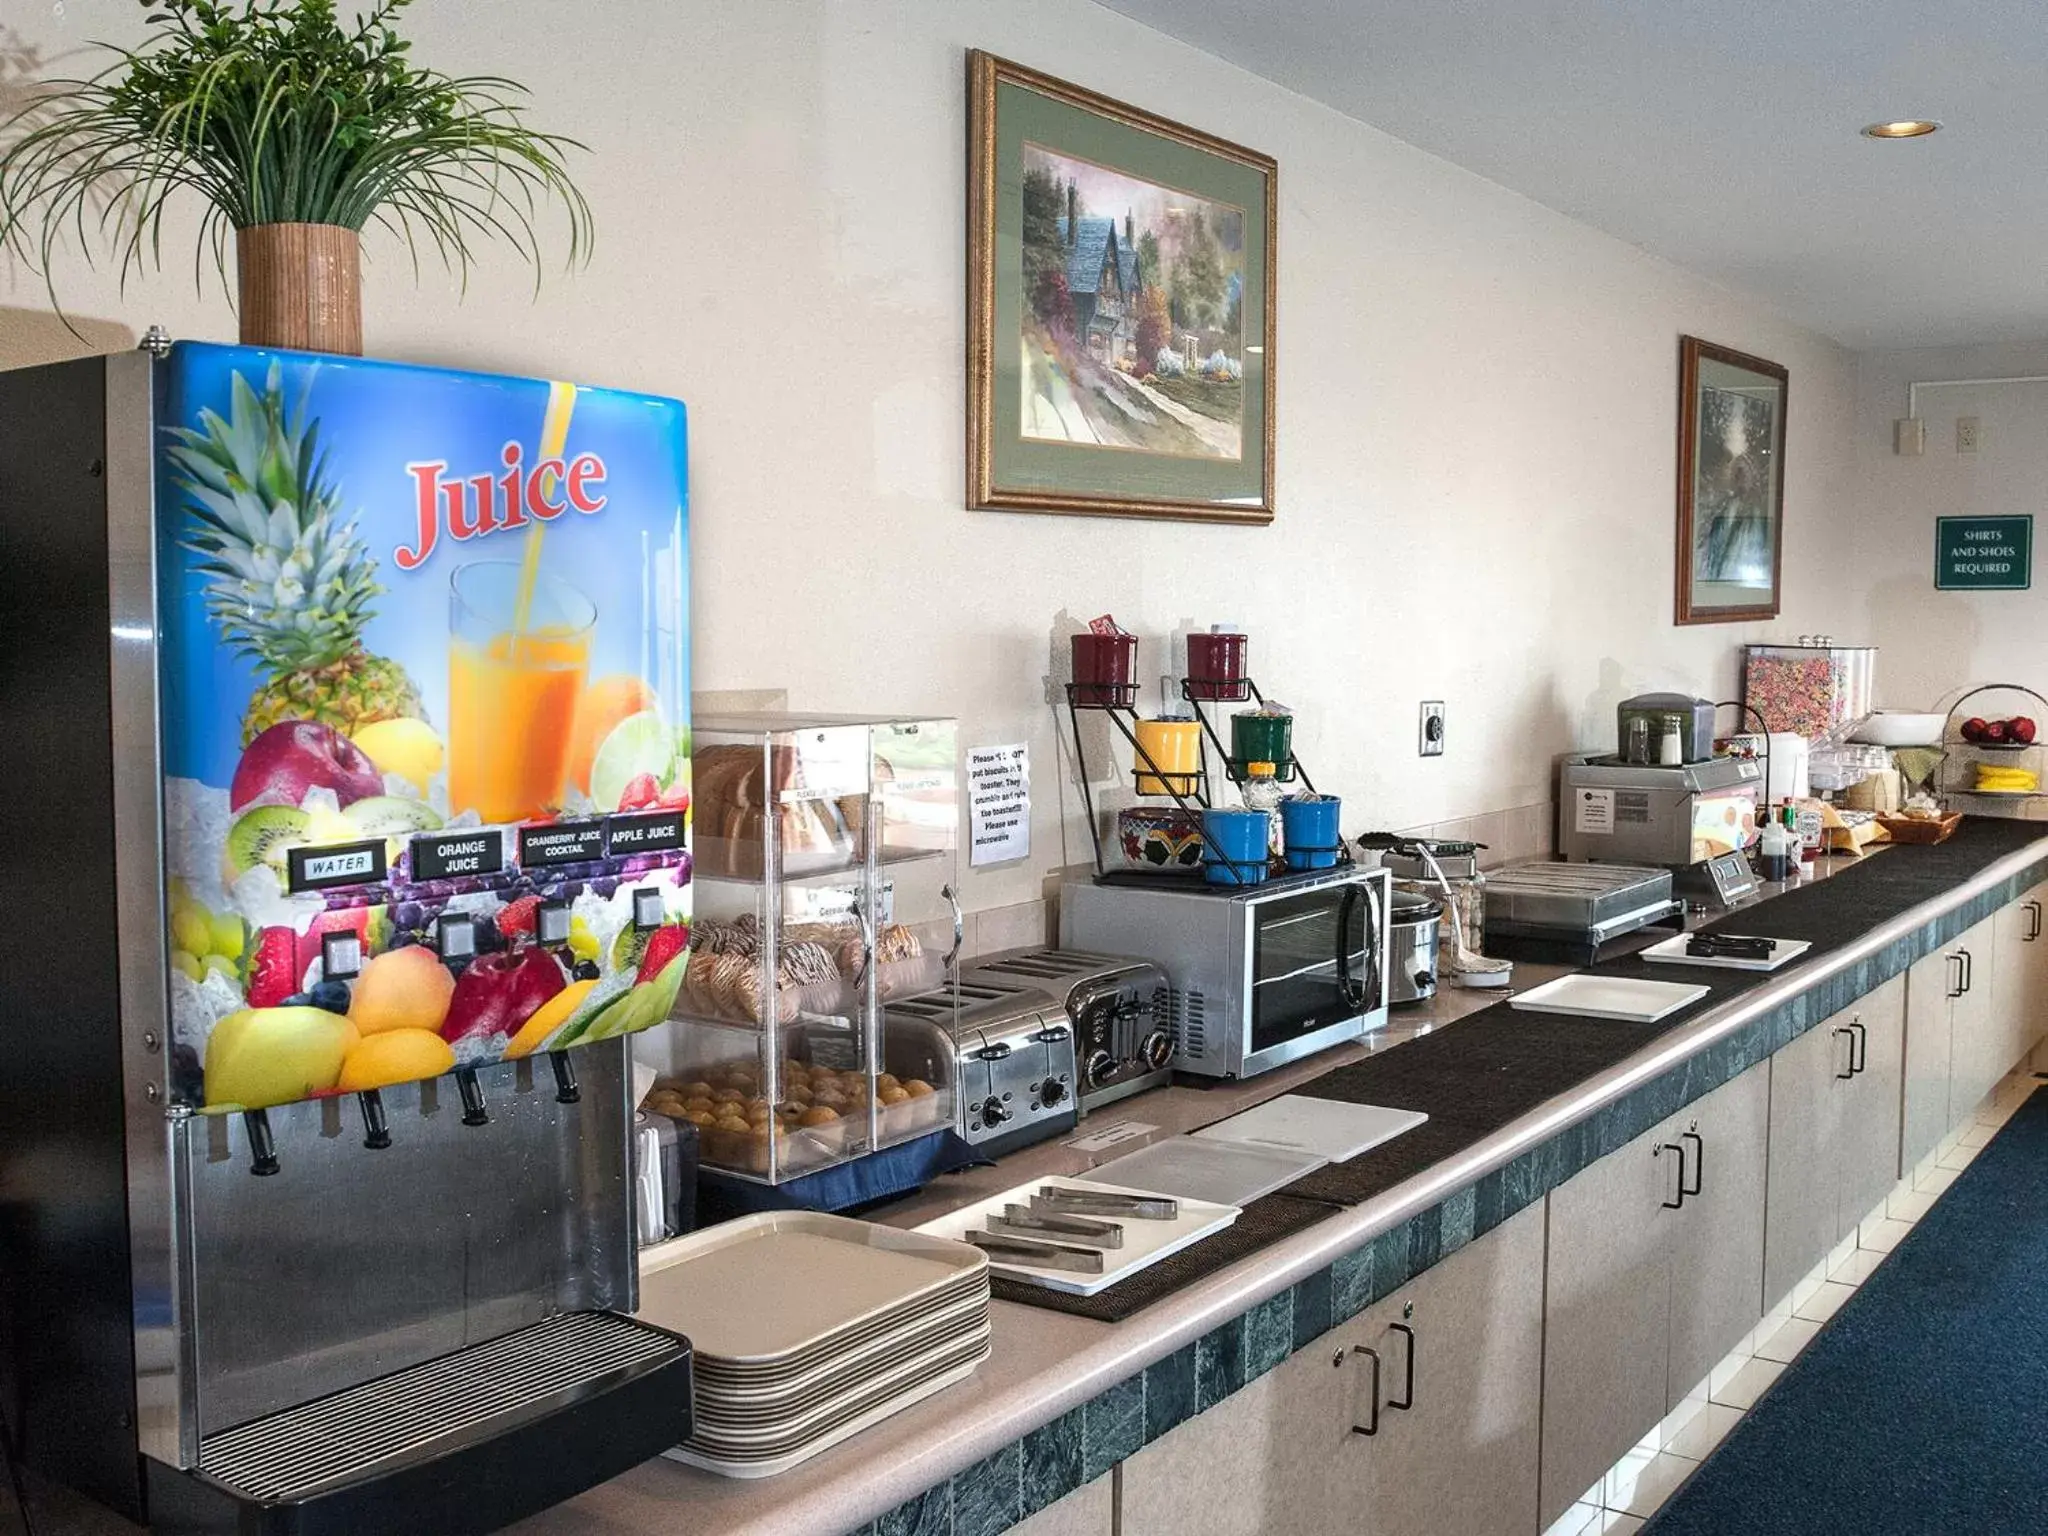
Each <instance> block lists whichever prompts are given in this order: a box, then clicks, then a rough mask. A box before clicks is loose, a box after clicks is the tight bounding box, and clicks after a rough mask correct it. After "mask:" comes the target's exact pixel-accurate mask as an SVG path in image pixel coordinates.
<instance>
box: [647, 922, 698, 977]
mask: <svg viewBox="0 0 2048 1536" xmlns="http://www.w3.org/2000/svg"><path fill="white" fill-rule="evenodd" d="M689 947H690V930H689V929H688V928H685V927H683V926H682V925H681V924H674V925H672V926H670V927H667V928H657V929H655V930H654V932H652V933H650V934H649V935H648V936H647V946H646V948H644V949H642V950H641V951H640V969H639V970H638V971H637V972H635V973H634V977H633V979H634V980H635V981H652V980H654V978H655V977H657V976H659V975H660V974H661V973H662V972H663V971H665V970H667V969H668V968H669V964H670V962H671V961H673V960H675V959H676V958H677V957H678V956H680V955H681V954H683V953H684V952H685V951H686V950H687V949H689Z"/></svg>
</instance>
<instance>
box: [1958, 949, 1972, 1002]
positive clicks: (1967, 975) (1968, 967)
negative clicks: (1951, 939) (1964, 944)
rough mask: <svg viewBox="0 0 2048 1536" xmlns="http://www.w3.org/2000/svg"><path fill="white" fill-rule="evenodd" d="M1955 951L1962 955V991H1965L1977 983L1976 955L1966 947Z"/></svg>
mask: <svg viewBox="0 0 2048 1536" xmlns="http://www.w3.org/2000/svg"><path fill="white" fill-rule="evenodd" d="M1957 953H1958V954H1960V955H1961V956H1962V957H1963V991H1964V992H1967V991H1969V990H1970V988H1972V987H1973V986H1975V985H1976V984H1977V957H1976V956H1975V955H1973V954H1971V953H1970V952H1969V951H1968V950H1967V949H1964V950H1958V951H1957ZM1959 995H1960V994H1959Z"/></svg>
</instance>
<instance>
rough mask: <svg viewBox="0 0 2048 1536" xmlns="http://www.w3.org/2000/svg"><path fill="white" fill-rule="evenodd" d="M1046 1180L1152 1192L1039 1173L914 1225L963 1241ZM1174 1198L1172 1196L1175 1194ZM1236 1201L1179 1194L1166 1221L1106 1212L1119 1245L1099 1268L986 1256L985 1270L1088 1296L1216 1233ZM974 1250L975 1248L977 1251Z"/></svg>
mask: <svg viewBox="0 0 2048 1536" xmlns="http://www.w3.org/2000/svg"><path fill="white" fill-rule="evenodd" d="M1047 1185H1057V1186H1059V1187H1061V1188H1063V1189H1078V1190H1082V1191H1084V1192H1086V1193H1088V1194H1101V1193H1102V1192H1104V1191H1105V1190H1108V1191H1111V1192H1113V1193H1117V1194H1126V1195H1157V1194H1159V1193H1160V1191H1158V1190H1151V1189H1132V1188H1129V1187H1128V1186H1126V1185H1120V1184H1100V1183H1095V1182H1092V1181H1090V1180H1087V1179H1069V1178H1043V1179H1032V1180H1030V1181H1029V1182H1028V1183H1024V1184H1019V1185H1018V1186H1017V1187H1016V1188H1015V1189H1006V1190H1004V1191H1003V1192H1002V1193H1001V1194H999V1195H991V1196H989V1198H988V1199H986V1200H977V1201H976V1202H975V1203H974V1204H973V1205H966V1206H962V1207H961V1208H960V1209H959V1210H957V1211H951V1212H948V1213H947V1214H946V1215H944V1216H941V1217H939V1218H938V1219H937V1220H935V1221H928V1222H926V1223H925V1224H924V1225H923V1226H921V1227H919V1228H918V1229H917V1230H918V1231H919V1232H924V1233H929V1234H930V1235H932V1236H934V1237H943V1238H954V1239H959V1240H963V1241H964V1239H965V1235H966V1234H967V1233H968V1232H971V1231H986V1230H987V1229H988V1220H989V1218H990V1217H991V1216H997V1217H999V1216H1001V1215H1002V1213H1003V1207H1004V1206H1005V1205H1011V1204H1015V1205H1029V1204H1030V1203H1031V1196H1032V1194H1033V1193H1034V1192H1035V1191H1037V1190H1040V1189H1043V1188H1045V1187H1046V1186H1047ZM1177 1198H1178V1197H1177ZM1240 1214H1241V1213H1240V1211H1239V1209H1238V1207H1237V1206H1234V1205H1217V1204H1215V1203H1213V1202H1211V1201H1208V1200H1188V1199H1181V1201H1180V1212H1179V1214H1178V1215H1176V1216H1175V1217H1174V1218H1173V1220H1171V1221H1142V1220H1138V1219H1135V1218H1130V1219H1124V1218H1116V1217H1111V1218H1107V1219H1109V1220H1122V1221H1123V1229H1124V1246H1123V1247H1121V1248H1112V1249H1108V1250H1106V1251H1105V1252H1104V1253H1103V1256H1102V1257H1103V1266H1102V1273H1101V1274H1099V1275H1081V1274H1076V1273H1074V1272H1073V1271H1072V1270H1061V1269H1039V1268H1037V1267H1036V1266H1034V1265H1030V1264H1015V1263H1011V1262H1009V1261H1007V1260H991V1261H990V1263H989V1266H988V1267H989V1272H990V1273H991V1274H997V1275H1008V1276H1009V1277H1010V1278H1011V1279H1013V1280H1021V1281H1023V1282H1024V1283H1025V1284H1026V1285H1039V1286H1043V1287H1045V1289H1047V1290H1049V1291H1064V1292H1066V1293H1067V1294H1068V1295H1070V1296H1093V1295H1094V1294H1095V1293H1096V1292H1098V1291H1101V1290H1106V1289H1107V1288H1108V1287H1110V1286H1112V1285H1115V1284H1116V1283H1117V1281H1119V1280H1121V1279H1123V1278H1124V1277H1125V1276H1127V1275H1133V1274H1136V1273H1137V1272H1138V1271H1139V1270H1141V1269H1144V1268H1146V1267H1147V1266H1149V1265H1152V1264H1157V1263H1158V1262H1159V1261H1160V1260H1161V1259H1163V1258H1165V1257H1166V1256H1167V1255H1168V1254H1173V1253H1179V1252H1180V1251H1181V1249H1183V1248H1185V1247H1187V1246H1188V1245H1189V1244H1191V1243H1198V1242H1200V1241H1201V1240H1202V1239H1203V1238H1205V1237H1208V1236H1210V1235H1212V1234H1213V1233H1217V1232H1221V1231H1222V1230H1223V1229H1224V1228H1225V1227H1227V1226H1229V1225H1230V1224H1231V1223H1232V1222H1234V1221H1236V1220H1237V1218H1238V1216H1239V1215H1240ZM977 1251H979V1250H977Z"/></svg>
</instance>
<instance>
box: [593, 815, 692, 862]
mask: <svg viewBox="0 0 2048 1536" xmlns="http://www.w3.org/2000/svg"><path fill="white" fill-rule="evenodd" d="M682 846H683V813H682V812H681V811H661V812H658V813H656V814H654V815H644V814H643V815H637V816H613V817H609V818H607V820H606V821H605V847H606V848H607V849H608V850H610V853H611V856H612V857H613V858H615V859H617V858H624V857H629V856H630V855H632V854H636V853H661V852H664V851H666V850H667V849H670V848H680V847H682Z"/></svg>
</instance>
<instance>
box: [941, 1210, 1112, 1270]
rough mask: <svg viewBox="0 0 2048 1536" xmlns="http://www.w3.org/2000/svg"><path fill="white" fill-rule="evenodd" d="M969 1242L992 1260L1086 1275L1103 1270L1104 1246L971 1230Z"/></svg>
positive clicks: (968, 1237)
mask: <svg viewBox="0 0 2048 1536" xmlns="http://www.w3.org/2000/svg"><path fill="white" fill-rule="evenodd" d="M989 1225H990V1226H995V1225H998V1223H995V1222H990V1223H989ZM967 1241H968V1242H970V1243H972V1244H973V1245H974V1246H975V1247H977V1248H979V1249H981V1251H982V1252H984V1253H986V1254H987V1255H988V1256H989V1257H990V1258H992V1259H1007V1260H1008V1261H1009V1262H1010V1263H1012V1264H1028V1265H1030V1266H1031V1267H1032V1268H1033V1269H1068V1270H1072V1271H1074V1272H1075V1273H1076V1274H1082V1275H1099V1274H1101V1273H1102V1265H1103V1257H1102V1250H1101V1249H1100V1248H1076V1247H1073V1246H1072V1245H1070V1244H1067V1243H1044V1242H1040V1241H1039V1240H1038V1239H1037V1238H1035V1237H1007V1236H1000V1235H998V1234H996V1233H993V1232H969V1233H968V1234H967Z"/></svg>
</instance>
